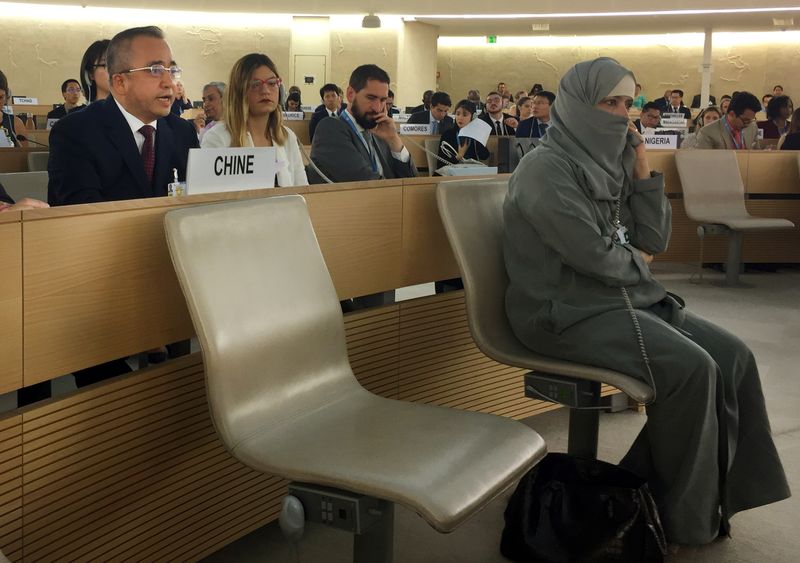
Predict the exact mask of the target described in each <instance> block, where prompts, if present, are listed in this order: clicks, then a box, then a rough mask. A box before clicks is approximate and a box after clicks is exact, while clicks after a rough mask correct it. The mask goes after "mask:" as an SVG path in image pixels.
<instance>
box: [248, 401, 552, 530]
mask: <svg viewBox="0 0 800 563" xmlns="http://www.w3.org/2000/svg"><path fill="white" fill-rule="evenodd" d="M232 453H233V455H234V456H236V457H237V458H239V459H240V460H241V461H242V462H244V463H245V464H247V465H248V466H250V467H252V468H254V469H257V470H259V471H263V472H267V473H273V474H275V475H280V476H283V477H286V478H288V479H291V480H295V481H303V482H307V483H315V484H321V485H327V486H331V487H336V488H339V489H344V490H348V491H351V492H355V493H363V494H366V495H370V496H373V497H377V498H381V499H385V500H389V501H392V502H396V503H399V504H402V505H405V506H407V507H409V508H412V509H413V510H415V511H416V512H417V513H418V514H420V515H421V516H422V517H423V518H424V519H425V520H427V521H428V523H429V524H430V525H431V526H433V527H434V528H435V529H437V530H439V531H440V532H449V531H452V530H453V529H455V528H456V527H457V526H458V525H459V524H460V523H461V522H463V521H464V520H466V519H467V518H468V517H469V516H470V515H471V514H472V513H473V512H474V511H476V510H478V509H480V508H481V507H482V506H484V505H485V504H487V503H488V502H490V501H491V500H492V499H493V498H494V497H495V496H497V495H498V494H499V493H500V492H502V491H503V490H504V489H505V488H507V487H508V486H510V485H511V484H513V483H514V482H515V481H516V480H518V479H519V478H520V477H521V476H522V475H523V474H525V472H526V471H527V470H528V469H530V468H531V467H532V466H533V465H534V464H535V463H537V462H538V461H539V460H540V459H541V458H542V457H543V456H544V455H545V453H546V447H545V444H544V441H543V440H542V438H541V437H540V436H539V435H538V434H537V433H536V432H534V431H533V430H531V429H530V428H528V427H527V426H525V425H524V424H522V423H520V422H516V421H514V420H510V419H506V418H503V417H499V416H494V415H489V414H483V413H476V412H469V411H460V410H456V409H451V408H446V407H438V406H431V405H423V404H416V403H409V402H403V401H395V400H391V399H385V398H382V397H378V396H376V395H373V394H371V393H369V392H367V391H364V390H361V389H357V390H355V391H354V392H353V393H350V394H348V395H346V396H345V397H344V398H343V399H340V400H339V401H337V402H333V403H330V404H327V405H325V406H324V407H323V408H321V409H319V410H317V411H315V412H309V413H306V414H304V415H302V416H301V417H299V418H296V419H293V420H289V421H285V423H284V424H271V425H270V426H269V427H267V428H264V430H263V432H260V433H257V434H255V435H253V436H251V437H249V438H248V439H247V440H245V441H243V442H241V443H240V444H239V445H238V446H237V447H236V448H235V449H234V450H233V452H232ZM498 483H502V484H503V486H500V487H498V486H497V484H498Z"/></svg>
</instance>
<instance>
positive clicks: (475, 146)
mask: <svg viewBox="0 0 800 563" xmlns="http://www.w3.org/2000/svg"><path fill="white" fill-rule="evenodd" d="M459 131H460V129H459V128H458V127H452V128H450V129H448V130H447V131H445V132H444V133H442V138H441V139H439V158H443V159H445V160H447V161H449V162H451V163H452V164H458V160H456V158H455V157H454V156H449V155H447V154H445V153H444V151H443V150H442V143H447V144H449V145H450V146H451V147H453V148H454V149H455V150H458V146H459V142H458V132H459ZM464 141H466V142H467V144H468V148H467V152H465V153H464V158H471V159H473V160H486V159H487V158H489V157H490V156H491V153H490V152H489V149H487V148H486V147H484V146H483V145H482V144H480V143H479V142H478V141H476V140H475V139H469V138H465V139H464ZM444 165H445V164H444V163H443V162H441V161H437V168H439V167H442V166H444Z"/></svg>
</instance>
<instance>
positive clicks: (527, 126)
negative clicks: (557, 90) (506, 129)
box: [516, 90, 556, 139]
mask: <svg viewBox="0 0 800 563" xmlns="http://www.w3.org/2000/svg"><path fill="white" fill-rule="evenodd" d="M554 101H556V95H555V94H553V93H552V92H548V91H547V90H539V92H537V93H536V94H535V95H534V96H533V115H532V116H531V117H529V118H528V119H523V120H522V121H520V122H519V126H518V127H517V132H516V135H517V137H526V138H529V139H540V138H542V137H544V134H545V132H546V131H547V128H548V127H550V106H552V105H553V102H554Z"/></svg>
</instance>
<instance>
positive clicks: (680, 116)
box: [661, 112, 686, 119]
mask: <svg viewBox="0 0 800 563" xmlns="http://www.w3.org/2000/svg"><path fill="white" fill-rule="evenodd" d="M661 117H662V119H663V118H666V119H686V118H685V117H684V116H683V114H682V113H680V112H678V113H672V112H665V113H662V114H661Z"/></svg>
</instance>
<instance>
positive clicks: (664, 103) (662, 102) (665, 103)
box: [653, 88, 672, 113]
mask: <svg viewBox="0 0 800 563" xmlns="http://www.w3.org/2000/svg"><path fill="white" fill-rule="evenodd" d="M671 94H672V88H670V89H669V90H665V91H664V96H662V97H661V98H658V99H657V100H653V103H654V104H656V105H657V106H658V109H659V111H660V112H661V113H664V112H665V111H667V108H668V107H669V97H670V95H671Z"/></svg>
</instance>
